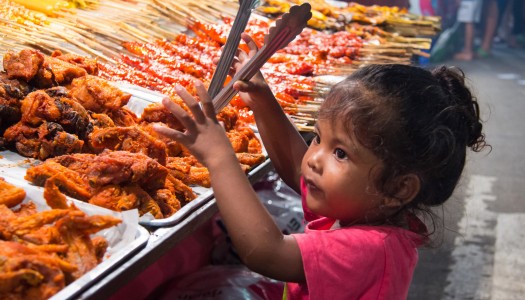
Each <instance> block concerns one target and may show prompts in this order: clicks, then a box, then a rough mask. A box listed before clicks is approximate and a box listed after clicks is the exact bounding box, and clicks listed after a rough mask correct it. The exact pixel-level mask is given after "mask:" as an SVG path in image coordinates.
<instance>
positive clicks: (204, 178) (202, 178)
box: [183, 166, 211, 187]
mask: <svg viewBox="0 0 525 300" xmlns="http://www.w3.org/2000/svg"><path fill="white" fill-rule="evenodd" d="M183 182H184V183H186V184H189V185H192V184H194V185H200V186H203V187H211V178H210V172H209V171H208V168H206V167H193V166H191V167H190V172H189V173H188V175H187V177H186V179H185V180H184V181H183Z"/></svg>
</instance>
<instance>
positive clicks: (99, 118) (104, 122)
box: [89, 112, 115, 128]
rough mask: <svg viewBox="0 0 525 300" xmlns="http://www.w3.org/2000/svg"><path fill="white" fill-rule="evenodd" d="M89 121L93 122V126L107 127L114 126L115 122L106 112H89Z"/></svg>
mask: <svg viewBox="0 0 525 300" xmlns="http://www.w3.org/2000/svg"><path fill="white" fill-rule="evenodd" d="M89 117H90V122H91V124H93V128H95V127H99V128H107V127H115V122H113V120H112V119H111V118H110V117H109V116H108V115H107V114H97V113H94V112H89Z"/></svg>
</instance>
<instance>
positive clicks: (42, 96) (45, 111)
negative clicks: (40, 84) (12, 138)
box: [21, 90, 62, 126]
mask: <svg viewBox="0 0 525 300" xmlns="http://www.w3.org/2000/svg"><path fill="white" fill-rule="evenodd" d="M21 110H22V122H23V123H25V124H27V125H32V126H39V125H40V124H42V122H44V121H51V122H57V121H58V120H59V119H60V117H61V116H62V109H61V105H60V104H59V102H57V101H56V100H55V99H54V98H53V97H51V96H49V95H48V94H47V93H46V92H45V91H43V90H38V91H35V92H32V93H30V94H29V95H27V97H25V98H24V100H22V106H21Z"/></svg>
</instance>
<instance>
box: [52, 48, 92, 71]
mask: <svg viewBox="0 0 525 300" xmlns="http://www.w3.org/2000/svg"><path fill="white" fill-rule="evenodd" d="M51 56H52V57H55V58H58V59H60V60H62V61H65V62H68V63H72V64H74V65H77V66H79V67H81V68H82V69H84V70H86V72H87V73H88V74H89V75H97V74H98V63H97V60H96V59H93V58H89V57H86V56H80V55H76V54H73V53H67V54H62V52H61V51H60V50H55V51H53V53H51Z"/></svg>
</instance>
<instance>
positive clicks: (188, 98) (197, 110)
mask: <svg viewBox="0 0 525 300" xmlns="http://www.w3.org/2000/svg"><path fill="white" fill-rule="evenodd" d="M175 92H177V94H178V95H179V96H180V97H181V98H182V100H183V101H184V103H186V105H187V106H188V108H189V109H190V111H191V113H192V114H193V117H194V118H195V121H197V123H203V122H204V121H205V119H206V116H204V114H203V113H202V110H201V107H200V105H199V102H197V101H196V100H195V98H193V96H192V95H191V94H190V93H188V91H187V90H186V89H185V88H184V87H182V86H181V85H179V84H177V85H175ZM180 121H181V122H182V120H180ZM187 128H188V127H187ZM188 129H189V128H188Z"/></svg>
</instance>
